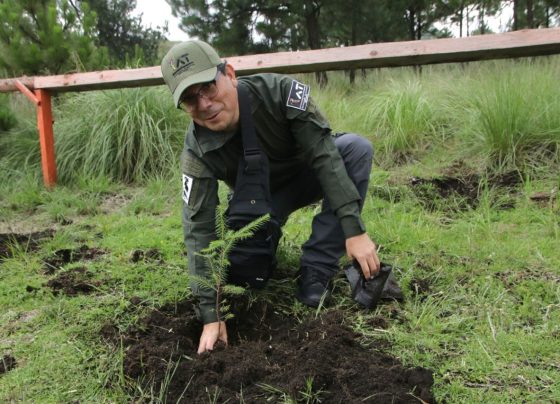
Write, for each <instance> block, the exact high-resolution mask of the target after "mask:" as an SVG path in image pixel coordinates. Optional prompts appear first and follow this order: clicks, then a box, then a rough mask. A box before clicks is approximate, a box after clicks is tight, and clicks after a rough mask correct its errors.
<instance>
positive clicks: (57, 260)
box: [43, 245, 106, 275]
mask: <svg viewBox="0 0 560 404" xmlns="http://www.w3.org/2000/svg"><path fill="white" fill-rule="evenodd" d="M105 253H106V252H105V251H104V250H101V249H99V248H90V247H88V246H87V245H82V246H81V247H79V248H75V249H69V248H63V249H60V250H57V251H55V252H54V253H53V254H52V255H51V256H50V257H48V258H45V259H43V265H44V271H45V274H47V275H52V274H53V273H55V272H56V271H58V270H59V269H61V268H62V267H63V266H64V265H66V264H70V263H72V262H77V261H86V260H88V261H91V260H94V259H95V258H97V257H98V256H100V255H103V254H105Z"/></svg>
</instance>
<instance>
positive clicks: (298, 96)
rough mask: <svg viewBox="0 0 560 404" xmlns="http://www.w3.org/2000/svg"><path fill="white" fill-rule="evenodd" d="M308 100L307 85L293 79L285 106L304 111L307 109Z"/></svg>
mask: <svg viewBox="0 0 560 404" xmlns="http://www.w3.org/2000/svg"><path fill="white" fill-rule="evenodd" d="M308 100H309V86H308V85H305V84H302V83H300V82H299V81H296V80H293V81H292V87H291V88H290V94H289V95H288V101H287V102H286V106H287V107H291V108H295V109H300V110H302V111H305V110H306V109H307V101H308Z"/></svg>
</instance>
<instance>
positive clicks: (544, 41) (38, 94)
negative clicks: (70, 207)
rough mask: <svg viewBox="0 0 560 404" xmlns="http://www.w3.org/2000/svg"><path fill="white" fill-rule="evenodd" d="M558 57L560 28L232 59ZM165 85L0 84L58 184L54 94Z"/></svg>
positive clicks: (322, 67)
mask: <svg viewBox="0 0 560 404" xmlns="http://www.w3.org/2000/svg"><path fill="white" fill-rule="evenodd" d="M557 53H560V28H547V29H538V30H523V31H515V32H509V33H504V34H493V35H483V36H473V37H467V38H445V39H434V40H422V41H408V42H391V43H377V44H367V45H359V46H350V47H345V48H329V49H318V50H307V51H297V52H280V53H269V54H260V55H249V56H234V57H230V58H228V62H229V63H231V64H232V65H233V67H234V68H235V70H236V71H237V73H238V74H239V75H244V74H252V73H258V72H261V73H262V72H277V73H306V72H317V71H326V70H344V69H354V68H378V67H397V66H412V65H424V64H434V63H455V62H467V61H477V60H488V59H503V58H514V57H528V56H540V55H551V54H557ZM160 84H163V78H162V76H161V71H160V68H159V66H154V67H146V68H140V69H128V70H105V71H97V72H87V73H73V74H63V75H56V76H37V77H19V78H13V79H4V80H0V92H11V91H22V92H23V93H24V94H25V95H26V96H27V97H28V98H30V99H31V100H32V101H33V102H34V103H35V104H36V105H37V122H38V126H39V135H40V138H41V159H42V167H43V178H44V181H45V185H47V186H48V187H50V186H53V185H54V184H55V183H56V165H55V157H54V141H53V129H52V111H51V102H50V98H51V94H53V93H56V92H62V91H87V90H104V89H114V88H126V87H142V86H155V85H160Z"/></svg>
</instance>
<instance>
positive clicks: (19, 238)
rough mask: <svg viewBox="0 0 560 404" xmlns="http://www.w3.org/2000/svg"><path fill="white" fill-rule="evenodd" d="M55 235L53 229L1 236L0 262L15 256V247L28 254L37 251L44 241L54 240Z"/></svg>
mask: <svg viewBox="0 0 560 404" xmlns="http://www.w3.org/2000/svg"><path fill="white" fill-rule="evenodd" d="M53 235H54V230H52V229H49V230H44V231H38V232H34V233H26V234H16V233H2V234H0V262H1V261H2V260H3V259H5V258H9V257H11V256H12V255H13V247H15V246H21V247H22V248H23V250H24V251H26V252H32V251H36V250H38V249H39V246H40V245H41V242H42V240H43V239H46V238H52V236H53Z"/></svg>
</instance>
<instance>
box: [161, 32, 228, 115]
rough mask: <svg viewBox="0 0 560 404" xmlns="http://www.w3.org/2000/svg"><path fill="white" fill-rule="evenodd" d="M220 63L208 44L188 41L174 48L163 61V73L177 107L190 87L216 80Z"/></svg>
mask: <svg viewBox="0 0 560 404" xmlns="http://www.w3.org/2000/svg"><path fill="white" fill-rule="evenodd" d="M220 63H222V61H221V60H220V57H219V56H218V54H217V53H216V51H215V50H214V48H212V47H211V46H210V45H208V44H207V43H206V42H203V41H187V42H181V43H179V44H177V45H175V46H173V47H172V48H171V49H170V50H169V52H167V54H166V55H165V56H164V57H163V60H162V61H161V73H162V75H163V80H165V83H166V84H167V86H168V87H169V89H170V90H171V93H172V94H173V101H174V102H175V106H176V107H177V108H178V107H179V99H180V98H181V94H183V91H185V90H186V89H187V88H188V87H190V86H192V85H193V84H199V83H207V82H209V81H212V80H214V79H215V78H216V74H217V73H218V69H217V67H216V66H218V65H219V64H220Z"/></svg>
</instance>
